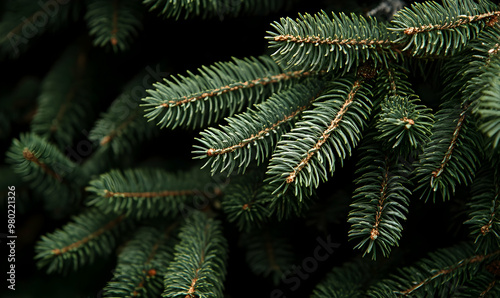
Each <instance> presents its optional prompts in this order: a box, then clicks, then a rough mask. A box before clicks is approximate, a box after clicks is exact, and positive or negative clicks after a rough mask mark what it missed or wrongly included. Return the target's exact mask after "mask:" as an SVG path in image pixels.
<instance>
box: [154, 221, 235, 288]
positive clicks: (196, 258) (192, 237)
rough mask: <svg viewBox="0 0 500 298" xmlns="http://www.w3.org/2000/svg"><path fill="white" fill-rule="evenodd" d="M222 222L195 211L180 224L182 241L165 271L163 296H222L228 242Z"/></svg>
mask: <svg viewBox="0 0 500 298" xmlns="http://www.w3.org/2000/svg"><path fill="white" fill-rule="evenodd" d="M220 225H221V224H220V222H219V221H216V220H213V219H209V218H208V217H207V216H206V215H205V214H203V213H201V212H195V213H193V215H192V216H191V217H190V218H189V219H188V220H187V221H186V223H185V224H184V225H183V227H181V232H180V234H179V238H180V239H181V242H180V243H179V244H178V245H176V247H175V259H174V261H173V262H171V263H170V265H169V267H168V269H167V273H166V275H165V291H164V292H163V294H162V296H163V297H200V298H208V297H222V296H223V294H222V290H223V289H224V285H223V282H224V278H225V275H226V261H227V242H226V240H225V239H224V237H223V236H222V231H221V227H220Z"/></svg>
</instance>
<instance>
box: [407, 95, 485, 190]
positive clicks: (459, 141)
mask: <svg viewBox="0 0 500 298" xmlns="http://www.w3.org/2000/svg"><path fill="white" fill-rule="evenodd" d="M469 115H470V105H468V104H465V105H463V106H461V105H456V104H455V103H453V99H450V100H449V101H447V102H445V103H444V104H443V105H442V108H441V110H439V111H438V112H437V113H436V115H435V117H436V119H437V121H436V122H435V124H434V126H433V128H432V134H431V141H430V142H429V143H428V144H427V146H425V148H424V152H423V153H422V154H421V156H420V160H419V162H416V163H415V166H416V168H415V172H416V177H415V178H416V180H417V181H418V186H417V188H416V190H420V189H422V190H423V193H422V197H423V198H425V199H426V200H427V199H428V198H429V197H430V196H432V198H433V200H435V198H436V195H438V194H439V195H440V196H441V197H442V198H443V199H444V200H447V199H449V198H450V196H451V195H452V194H453V193H454V192H455V188H456V186H457V185H459V184H462V183H463V184H465V185H467V184H468V183H470V182H471V181H472V178H473V177H474V174H475V172H476V169H477V167H478V166H479V160H480V156H478V154H480V151H479V150H477V148H476V147H477V146H479V144H481V142H482V140H481V136H480V135H479V134H478V133H477V132H476V131H474V129H473V124H474V123H473V122H472V119H470V118H469V117H468V116H469Z"/></svg>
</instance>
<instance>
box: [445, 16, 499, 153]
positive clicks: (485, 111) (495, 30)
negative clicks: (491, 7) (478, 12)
mask: <svg viewBox="0 0 500 298" xmlns="http://www.w3.org/2000/svg"><path fill="white" fill-rule="evenodd" d="M499 40H500V26H499V25H498V24H497V25H495V26H493V27H491V28H486V29H485V30H483V31H482V32H481V34H480V35H479V36H478V38H477V40H474V41H472V42H471V44H470V49H469V50H468V51H464V52H465V53H464V54H463V55H459V57H458V58H455V59H453V58H452V60H451V61H450V63H449V65H450V66H449V67H448V68H449V71H448V72H449V73H451V74H452V75H451V76H450V77H451V78H452V79H450V80H449V81H450V85H451V86H450V87H451V88H450V91H449V93H451V94H454V93H455V94H456V93H457V92H456V90H457V89H458V90H460V91H461V94H460V95H461V99H460V100H461V101H462V102H464V103H471V105H472V113H473V114H475V115H477V116H478V117H477V118H478V127H479V129H480V130H481V131H482V132H483V133H484V135H486V136H487V137H489V138H490V139H491V141H492V142H491V143H492V145H493V148H495V147H496V146H497V145H498V143H499V142H500V125H499V123H498V121H497V119H498V116H500V103H499V100H498V96H497V95H498V94H499V93H500V88H499V87H498V85H499V84H500V83H499V81H498V79H497V77H498V75H499V74H500V57H499V56H498V48H499ZM458 65H460V66H461V67H457V66H458ZM454 66H455V67H454ZM460 74H461V75H460ZM456 77H458V79H456Z"/></svg>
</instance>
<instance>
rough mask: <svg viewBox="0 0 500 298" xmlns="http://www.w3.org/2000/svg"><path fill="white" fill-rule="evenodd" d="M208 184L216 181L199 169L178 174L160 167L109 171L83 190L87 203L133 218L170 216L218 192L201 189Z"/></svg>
mask: <svg viewBox="0 0 500 298" xmlns="http://www.w3.org/2000/svg"><path fill="white" fill-rule="evenodd" d="M194 177H196V178H194ZM207 185H215V183H211V182H210V176H209V175H206V174H205V173H203V172H200V171H199V170H196V171H191V172H184V173H178V174H172V173H168V172H166V171H163V170H159V169H129V170H124V171H120V170H111V171H109V172H108V173H105V174H102V175H100V176H99V178H97V179H95V180H92V181H90V182H89V186H88V187H87V188H86V190H87V191H89V192H92V193H93V196H91V197H90V199H89V200H88V202H87V205H89V206H96V207H97V208H99V209H100V210H102V211H103V212H105V213H110V212H121V213H124V214H126V215H127V216H130V217H136V218H145V217H155V216H159V215H162V216H171V215H175V214H177V213H178V212H179V211H180V210H181V208H182V207H183V206H184V205H185V204H187V203H188V202H189V201H190V199H191V200H192V199H193V198H194V197H208V198H212V197H215V196H217V195H218V194H220V189H219V188H218V187H217V186H215V188H214V190H213V191H214V192H213V193H208V192H205V191H203V190H205V189H206V186H207Z"/></svg>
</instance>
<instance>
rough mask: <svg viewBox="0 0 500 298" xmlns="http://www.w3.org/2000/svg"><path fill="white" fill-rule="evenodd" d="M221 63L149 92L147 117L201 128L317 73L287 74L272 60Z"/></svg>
mask: <svg viewBox="0 0 500 298" xmlns="http://www.w3.org/2000/svg"><path fill="white" fill-rule="evenodd" d="M233 60H234V62H225V63H217V64H215V65H212V66H210V67H203V69H200V70H199V73H200V74H199V75H194V74H192V73H189V76H188V77H183V76H179V78H180V80H179V78H177V77H172V81H167V80H166V81H165V83H163V84H160V83H156V84H154V87H155V88H156V90H148V93H149V94H150V96H149V97H146V98H144V99H143V100H144V101H145V102H146V103H145V104H143V105H142V106H145V107H146V117H147V118H150V119H157V118H159V120H157V123H158V124H159V125H160V126H161V127H162V128H163V127H170V128H175V127H192V128H199V127H203V126H206V125H208V124H212V123H215V122H217V121H219V120H220V119H221V118H222V117H224V116H227V114H229V116H231V115H233V114H235V113H237V112H239V111H241V110H243V109H244V108H245V107H248V106H251V105H253V104H255V103H259V102H262V101H263V100H264V99H266V98H267V97H268V96H270V95H272V93H274V92H279V91H280V90H282V89H284V88H286V87H288V86H290V84H292V83H294V82H296V81H297V80H299V79H301V78H304V77H309V76H316V75H317V74H318V73H317V72H310V71H303V70H292V71H288V72H286V71H284V70H282V69H281V68H280V67H279V66H278V65H276V63H275V62H273V61H272V59H270V58H269V57H266V56H261V57H259V58H258V59H257V58H251V59H244V60H239V59H236V58H234V59H233Z"/></svg>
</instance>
